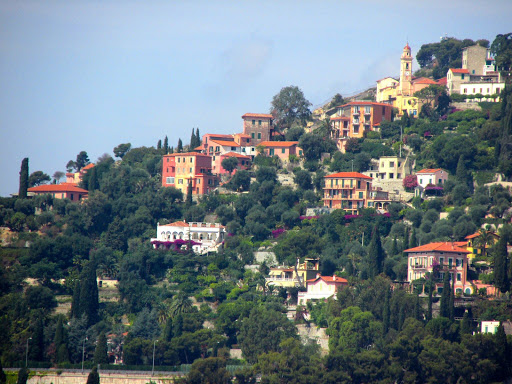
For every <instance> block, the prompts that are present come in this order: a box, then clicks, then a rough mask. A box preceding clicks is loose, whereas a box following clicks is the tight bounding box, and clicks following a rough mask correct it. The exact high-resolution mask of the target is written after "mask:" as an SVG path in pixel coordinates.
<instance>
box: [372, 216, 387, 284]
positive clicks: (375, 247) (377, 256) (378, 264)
mask: <svg viewBox="0 0 512 384" xmlns="http://www.w3.org/2000/svg"><path fill="white" fill-rule="evenodd" d="M385 258H386V253H385V251H384V249H383V248H382V244H381V241H380V233H379V229H378V227H377V226H375V227H373V231H372V239H371V241H370V247H369V248H368V267H369V268H368V276H369V277H370V278H375V276H377V275H378V274H380V273H381V272H382V271H383V268H384V259H385Z"/></svg>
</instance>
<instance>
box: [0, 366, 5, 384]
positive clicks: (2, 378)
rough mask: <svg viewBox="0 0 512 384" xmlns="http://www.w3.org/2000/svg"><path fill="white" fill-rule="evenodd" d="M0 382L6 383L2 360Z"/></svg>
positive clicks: (0, 383) (1, 383)
mask: <svg viewBox="0 0 512 384" xmlns="http://www.w3.org/2000/svg"><path fill="white" fill-rule="evenodd" d="M0 384H7V375H6V374H5V372H4V367H3V366H2V361H1V360H0Z"/></svg>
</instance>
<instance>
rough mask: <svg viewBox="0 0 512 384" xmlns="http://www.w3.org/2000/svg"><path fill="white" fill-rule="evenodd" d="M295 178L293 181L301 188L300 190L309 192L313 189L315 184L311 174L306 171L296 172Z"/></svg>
mask: <svg viewBox="0 0 512 384" xmlns="http://www.w3.org/2000/svg"><path fill="white" fill-rule="evenodd" d="M294 173H295V176H294V178H293V181H294V182H295V184H297V185H298V186H299V188H301V189H304V190H308V189H313V184H312V182H311V174H310V173H309V172H308V171H306V170H305V169H299V170H298V171H297V172H294Z"/></svg>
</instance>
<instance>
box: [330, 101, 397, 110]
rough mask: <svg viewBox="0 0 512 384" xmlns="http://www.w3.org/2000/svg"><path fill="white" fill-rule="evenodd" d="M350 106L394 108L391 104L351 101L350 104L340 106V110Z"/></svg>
mask: <svg viewBox="0 0 512 384" xmlns="http://www.w3.org/2000/svg"><path fill="white" fill-rule="evenodd" d="M349 105H372V106H373V105H376V106H379V105H380V106H382V107H389V108H393V106H392V105H391V104H385V103H376V102H375V101H351V102H350V103H347V104H343V105H338V108H340V107H346V106H349Z"/></svg>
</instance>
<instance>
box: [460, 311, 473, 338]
mask: <svg viewBox="0 0 512 384" xmlns="http://www.w3.org/2000/svg"><path fill="white" fill-rule="evenodd" d="M460 333H461V334H463V335H469V334H471V319H470V318H469V312H468V311H465V312H464V316H462V321H461V324H460Z"/></svg>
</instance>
